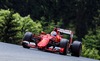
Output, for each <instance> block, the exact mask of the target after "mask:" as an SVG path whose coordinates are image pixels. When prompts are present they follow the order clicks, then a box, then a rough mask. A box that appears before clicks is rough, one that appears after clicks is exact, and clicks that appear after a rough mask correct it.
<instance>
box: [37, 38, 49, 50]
mask: <svg viewBox="0 0 100 61" xmlns="http://www.w3.org/2000/svg"><path fill="white" fill-rule="evenodd" d="M48 43H49V39H47V38H45V39H42V40H41V41H40V42H39V43H38V44H37V45H38V47H40V48H43V47H45V46H47V44H48Z"/></svg>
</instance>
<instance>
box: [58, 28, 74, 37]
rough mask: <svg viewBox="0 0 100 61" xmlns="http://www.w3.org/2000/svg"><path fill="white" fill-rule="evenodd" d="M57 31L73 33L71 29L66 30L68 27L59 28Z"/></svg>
mask: <svg viewBox="0 0 100 61" xmlns="http://www.w3.org/2000/svg"><path fill="white" fill-rule="evenodd" d="M57 31H59V32H61V33H65V34H69V35H71V34H73V32H72V31H71V30H66V29H61V28H58V29H57Z"/></svg>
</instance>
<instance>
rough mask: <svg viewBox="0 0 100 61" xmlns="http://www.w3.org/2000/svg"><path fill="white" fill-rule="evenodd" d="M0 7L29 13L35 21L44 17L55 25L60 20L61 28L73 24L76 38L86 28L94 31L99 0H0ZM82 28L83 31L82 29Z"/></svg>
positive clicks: (23, 14)
mask: <svg viewBox="0 0 100 61" xmlns="http://www.w3.org/2000/svg"><path fill="white" fill-rule="evenodd" d="M0 8H3V9H12V10H14V11H15V12H18V13H20V15H21V16H27V15H30V17H31V18H32V19H33V20H34V21H36V20H41V18H42V17H44V18H45V20H44V22H47V23H46V24H45V26H46V25H49V22H52V20H53V22H54V24H55V25H57V24H58V23H57V22H59V21H61V20H62V23H63V24H62V25H61V27H62V28H69V26H70V24H72V25H73V28H74V31H75V33H76V35H77V36H78V40H80V41H82V38H83V37H84V36H85V35H86V34H88V30H92V31H93V32H94V34H95V33H96V31H95V30H96V27H97V26H96V25H97V22H98V21H95V20H94V17H98V10H99V9H100V1H99V0H70V1H69V0H0ZM83 30H84V31H83Z"/></svg>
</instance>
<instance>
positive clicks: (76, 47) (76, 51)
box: [71, 41, 82, 57]
mask: <svg viewBox="0 0 100 61" xmlns="http://www.w3.org/2000/svg"><path fill="white" fill-rule="evenodd" d="M81 49H82V43H81V42H79V41H74V42H73V44H72V46H71V52H72V54H71V55H72V56H76V57H79V56H80V55H81Z"/></svg>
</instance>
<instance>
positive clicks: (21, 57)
mask: <svg viewBox="0 0 100 61" xmlns="http://www.w3.org/2000/svg"><path fill="white" fill-rule="evenodd" d="M0 61H99V60H94V59H90V58H84V57H73V56H70V55H66V56H64V55H60V54H58V53H50V52H44V51H40V50H38V49H35V48H31V49H25V48H23V47H22V46H19V45H13V44H7V43H2V42H0Z"/></svg>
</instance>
